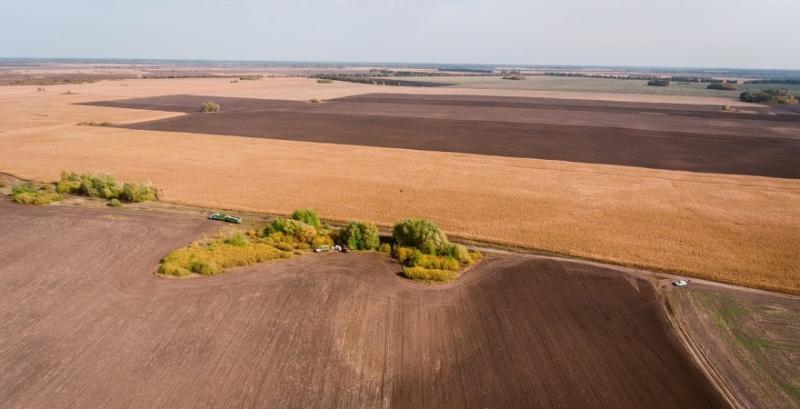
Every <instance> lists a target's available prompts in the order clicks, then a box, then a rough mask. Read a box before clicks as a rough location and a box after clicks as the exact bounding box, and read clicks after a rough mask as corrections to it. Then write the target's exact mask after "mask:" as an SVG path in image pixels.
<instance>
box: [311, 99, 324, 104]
mask: <svg viewBox="0 0 800 409" xmlns="http://www.w3.org/2000/svg"><path fill="white" fill-rule="evenodd" d="M309 101H310V102H311V103H312V104H319V103H320V102H322V100H320V99H319V98H311V99H309Z"/></svg>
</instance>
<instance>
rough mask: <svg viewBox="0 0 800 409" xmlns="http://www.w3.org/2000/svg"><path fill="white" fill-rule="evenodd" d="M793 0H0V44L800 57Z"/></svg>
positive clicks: (413, 55)
mask: <svg viewBox="0 0 800 409" xmlns="http://www.w3.org/2000/svg"><path fill="white" fill-rule="evenodd" d="M799 44H800V0H673V1H668V0H662V1H655V0H604V1H599V0H598V1H589V0H558V1H552V0H551V1H539V0H528V1H523V0H508V1H486V0H462V1H456V0H429V1H423V0H372V1H369V0H334V1H323V0H297V1H289V0H274V1H269V0H267V1H255V0H217V1H210V0H193V1H183V0H159V1H157V0H137V1H135V2H133V1H131V2H127V1H107V0H103V1H101V0H70V1H64V0H17V1H14V0H3V1H2V2H0V57H95V58H167V59H233V60H311V61H391V62H435V63H489V64H576V65H637V66H678V67H686V66H691V67H745V68H789V69H800V53H799V52H797V51H796V50H797V49H798V48H800V45H799Z"/></svg>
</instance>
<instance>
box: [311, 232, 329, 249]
mask: <svg viewBox="0 0 800 409" xmlns="http://www.w3.org/2000/svg"><path fill="white" fill-rule="evenodd" d="M332 245H333V239H332V238H330V236H323V235H317V236H316V237H314V238H313V239H311V247H312V248H318V247H322V246H332Z"/></svg>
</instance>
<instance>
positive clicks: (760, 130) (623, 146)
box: [89, 94, 800, 179]
mask: <svg viewBox="0 0 800 409" xmlns="http://www.w3.org/2000/svg"><path fill="white" fill-rule="evenodd" d="M206 100H215V101H217V102H219V103H220V104H221V105H222V107H223V111H222V112H219V113H215V114H213V115H209V114H200V113H197V112H196V110H197V107H198V106H199V105H200V104H201V103H202V102H203V101H206ZM89 104H91V105H98V106H109V107H122V108H138V109H150V110H158V111H177V112H183V113H186V114H188V115H184V116H179V117H174V118H168V119H163V120H158V121H151V122H142V123H135V124H127V125H123V126H124V127H126V128H130V129H138V130H151V131H173V132H191V133H206V134H215V135H235V136H248V137H258V138H272V139H284V140H292V141H303V142H318V143H335V144H344V145H361V146H376V147H389V148H403V149H414V150H424V151H440V152H458V153H470V154H481V155H493V156H507V157H520V158H535V159H547V160H558V161H568V162H581V163H594V164H609V165H623V166H636V167H644V168H652V169H665V170H681V171H691V172H707V173H724V174H740V175H755V176H768V177H779V178H793V179H798V178H800V168H798V167H797V166H796V159H795V158H796V157H798V156H800V115H798V114H796V113H793V112H789V111H782V110H774V109H767V108H758V107H755V108H752V110H751V111H752V112H749V113H744V112H722V111H720V109H719V107H710V106H702V105H695V106H692V105H679V104H644V103H631V102H603V101H580V100H558V99H545V98H511V97H502V98H501V97H478V96H444V95H440V96H436V95H427V96H421V95H402V94H400V95H389V94H367V95H360V96H351V97H344V98H338V99H333V100H330V101H327V102H326V103H322V104H311V103H307V102H298V101H279V100H259V99H246V98H214V97H208V96H192V95H174V96H160V97H153V98H142V99H131V100H115V101H100V102H92V103H89Z"/></svg>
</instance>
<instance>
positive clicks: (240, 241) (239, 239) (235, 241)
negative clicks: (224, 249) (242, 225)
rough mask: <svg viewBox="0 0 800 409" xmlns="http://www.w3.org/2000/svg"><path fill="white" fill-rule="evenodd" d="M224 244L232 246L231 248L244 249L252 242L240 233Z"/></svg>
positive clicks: (230, 237) (228, 238)
mask: <svg viewBox="0 0 800 409" xmlns="http://www.w3.org/2000/svg"><path fill="white" fill-rule="evenodd" d="M222 242H223V243H225V244H230V245H231V246H238V247H244V246H246V245H248V244H250V240H248V239H247V237H245V236H244V234H243V233H242V232H240V231H239V232H236V233H234V234H233V235H231V236H229V237H227V238H225V239H224V240H223V241H222Z"/></svg>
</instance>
